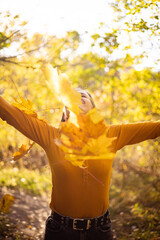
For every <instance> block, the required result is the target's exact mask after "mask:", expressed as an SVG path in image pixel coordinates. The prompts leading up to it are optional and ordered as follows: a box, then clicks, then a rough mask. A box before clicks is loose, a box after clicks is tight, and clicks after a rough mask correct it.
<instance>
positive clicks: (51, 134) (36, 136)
mask: <svg viewBox="0 0 160 240" xmlns="http://www.w3.org/2000/svg"><path fill="white" fill-rule="evenodd" d="M0 118H2V119H3V120H4V121H6V122H7V123H8V124H10V125H11V126H13V127H15V128H16V129H17V130H18V131H20V132H21V133H22V134H23V135H25V136H26V137H28V138H29V139H31V140H33V141H34V142H36V143H38V144H39V145H40V146H42V147H43V148H44V149H46V148H47V147H48V146H49V145H50V143H51V141H52V140H53V139H54V138H56V137H57V133H58V130H57V129H56V128H54V127H52V126H50V125H48V124H47V123H45V122H44V121H41V120H39V119H37V118H34V117H32V116H30V115H28V114H26V113H24V112H22V111H21V110H19V109H18V108H16V107H14V106H12V105H11V104H9V103H8V102H6V101H5V100H4V99H3V98H2V97H1V96H0Z"/></svg>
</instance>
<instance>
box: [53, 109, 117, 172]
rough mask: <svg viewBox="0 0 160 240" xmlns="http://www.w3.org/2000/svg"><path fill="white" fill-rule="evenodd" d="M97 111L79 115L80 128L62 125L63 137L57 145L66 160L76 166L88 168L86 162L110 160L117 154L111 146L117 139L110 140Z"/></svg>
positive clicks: (72, 124)
mask: <svg viewBox="0 0 160 240" xmlns="http://www.w3.org/2000/svg"><path fill="white" fill-rule="evenodd" d="M99 114H100V113H98V112H97V111H96V109H93V110H91V111H90V112H88V113H87V114H79V115H77V123H78V126H77V125H75V124H74V123H72V122H70V120H69V121H68V122H64V123H61V129H60V131H61V137H60V139H57V140H56V144H57V145H58V146H59V147H60V148H61V150H62V151H63V152H64V153H65V159H66V160H68V161H70V162H71V163H72V164H73V165H74V166H78V167H81V168H85V167H86V160H98V159H100V160H109V159H113V157H114V156H115V154H114V153H113V152H112V151H111V149H110V146H111V144H112V142H113V140H115V138H108V137H107V131H108V128H107V126H106V124H105V121H104V119H103V117H102V116H97V115H99Z"/></svg>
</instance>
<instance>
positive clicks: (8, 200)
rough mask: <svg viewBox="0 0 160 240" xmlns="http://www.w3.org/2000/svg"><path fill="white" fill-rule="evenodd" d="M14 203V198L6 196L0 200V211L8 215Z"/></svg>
mask: <svg viewBox="0 0 160 240" xmlns="http://www.w3.org/2000/svg"><path fill="white" fill-rule="evenodd" d="M13 202H14V197H13V196H11V195H9V194H5V195H4V196H3V197H2V198H1V199H0V211H2V212H3V213H8V212H9V209H10V207H11V206H12V204H13Z"/></svg>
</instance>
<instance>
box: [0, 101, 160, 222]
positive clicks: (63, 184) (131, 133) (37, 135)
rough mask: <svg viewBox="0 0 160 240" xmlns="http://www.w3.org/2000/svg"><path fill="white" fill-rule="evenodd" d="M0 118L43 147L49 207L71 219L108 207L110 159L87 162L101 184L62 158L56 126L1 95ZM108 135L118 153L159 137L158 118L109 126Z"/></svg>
mask: <svg viewBox="0 0 160 240" xmlns="http://www.w3.org/2000/svg"><path fill="white" fill-rule="evenodd" d="M0 117H1V118H2V119H3V120H5V121H7V123H8V124H10V125H12V126H13V127H15V128H16V129H17V130H18V131H20V132H21V133H22V134H24V135H25V136H26V137H28V138H30V139H31V140H33V141H35V142H36V143H38V144H39V145H40V146H41V147H42V148H43V149H44V150H45V152H46V154H47V156H48V160H49V164H50V168H51V172H52V186H53V187H52V194H51V202H50V208H51V209H52V210H54V211H56V212H58V213H60V214H62V215H65V216H70V217H74V218H87V217H89V218H91V217H97V216H100V215H102V214H103V213H104V212H105V211H106V210H107V209H108V207H109V185H110V178H111V170H112V163H113V159H112V160H107V159H106V160H98V161H88V163H87V165H88V171H89V172H90V173H92V174H93V175H94V176H95V177H96V178H97V179H98V180H99V181H101V182H102V183H103V184H101V183H99V182H98V181H96V180H95V179H94V178H93V177H91V176H90V175H88V174H86V173H85V172H84V170H82V169H80V168H79V167H75V166H73V165H72V164H71V163H69V162H68V161H65V158H64V154H63V152H62V151H61V150H60V149H59V148H58V147H57V146H56V145H55V143H54V139H55V138H58V137H59V130H58V129H57V128H55V127H53V126H50V125H48V124H47V123H45V122H43V121H40V120H38V119H36V118H34V117H31V116H30V115H27V114H25V113H23V112H22V111H20V110H19V109H17V108H16V107H13V106H12V105H10V104H8V103H7V102H6V101H5V100H4V99H3V98H2V97H0ZM107 135H108V137H117V138H116V140H114V141H113V143H112V151H113V152H117V151H118V150H120V149H121V148H123V147H124V146H125V145H131V144H135V143H139V142H142V141H144V140H147V139H154V138H156V137H158V136H160V121H155V122H154V121H152V122H143V123H135V124H120V125H111V126H110V127H109V131H108V134H107Z"/></svg>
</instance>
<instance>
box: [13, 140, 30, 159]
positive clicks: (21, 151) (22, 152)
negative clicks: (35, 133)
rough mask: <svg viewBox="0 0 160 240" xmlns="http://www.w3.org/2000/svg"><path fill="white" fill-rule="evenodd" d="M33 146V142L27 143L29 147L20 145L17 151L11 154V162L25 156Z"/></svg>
mask: <svg viewBox="0 0 160 240" xmlns="http://www.w3.org/2000/svg"><path fill="white" fill-rule="evenodd" d="M34 144H35V142H33V143H29V146H26V145H24V144H22V145H21V147H20V148H19V151H18V152H15V153H13V160H14V161H16V160H19V159H20V158H21V157H23V156H24V155H25V154H27V153H28V152H29V150H30V149H31V148H32V146H33V145H34Z"/></svg>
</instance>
